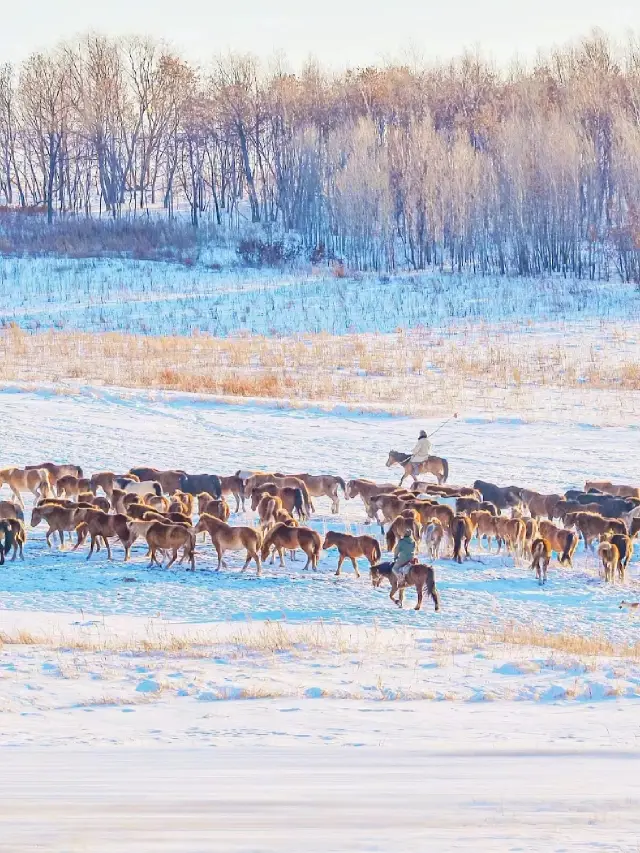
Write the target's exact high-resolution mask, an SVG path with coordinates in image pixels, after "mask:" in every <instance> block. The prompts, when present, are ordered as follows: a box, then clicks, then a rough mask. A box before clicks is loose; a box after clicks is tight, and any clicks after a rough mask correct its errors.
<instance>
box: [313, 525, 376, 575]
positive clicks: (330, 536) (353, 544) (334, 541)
mask: <svg viewBox="0 0 640 853" xmlns="http://www.w3.org/2000/svg"><path fill="white" fill-rule="evenodd" d="M322 547H323V548H324V550H325V551H328V550H329V548H337V549H338V554H339V555H340V556H339V557H338V568H337V570H336V574H337V575H339V574H340V571H341V569H342V564H343V563H344V561H345V560H346V559H349V560H351V563H352V565H353V570H354V572H355V573H356V577H358V578H359V577H360V572H359V571H358V564H357V563H356V559H357V558H358V557H364V558H365V560H368V561H369V565H370V566H373V565H374V564H375V563H377V562H378V560H379V559H380V557H381V554H380V545H379V543H378V540H377V539H375V538H374V537H373V536H352V535H351V534H350V533H339V532H338V531H337V530H328V531H327V535H326V536H325V537H324V542H323V544H322Z"/></svg>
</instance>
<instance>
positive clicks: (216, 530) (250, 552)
mask: <svg viewBox="0 0 640 853" xmlns="http://www.w3.org/2000/svg"><path fill="white" fill-rule="evenodd" d="M194 532H195V533H196V534H197V533H203V532H204V533H208V534H209V536H211V541H212V543H213V547H214V548H215V549H216V553H217V555H218V566H217V568H216V571H217V572H219V571H220V566H224V567H225V568H226V566H227V564H226V563H225V562H224V560H223V559H222V558H223V555H224V552H225V551H243V550H244V551H246V552H247V559H246V561H245V564H244V566H243V567H242V571H243V572H244V570H245V569H246V568H247V566H248V565H249V563H250V562H251V560H255V564H256V566H257V569H258V574H260V572H261V571H262V566H261V563H260V548H261V546H262V536H261V534H260V533H259V531H257V530H254V529H253V527H232V526H231V525H230V524H227V523H226V522H225V521H220V519H219V518H214V517H213V516H212V515H207V513H204V514H203V515H201V516H200V518H199V519H198V523H197V525H196V526H195V527H194Z"/></svg>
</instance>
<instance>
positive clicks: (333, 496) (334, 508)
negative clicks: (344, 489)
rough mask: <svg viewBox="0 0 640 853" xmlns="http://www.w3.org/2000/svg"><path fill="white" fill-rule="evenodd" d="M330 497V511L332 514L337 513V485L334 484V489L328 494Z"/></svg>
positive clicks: (338, 503) (338, 506) (338, 505)
mask: <svg viewBox="0 0 640 853" xmlns="http://www.w3.org/2000/svg"><path fill="white" fill-rule="evenodd" d="M330 497H331V512H332V513H333V514H334V515H337V514H338V513H339V512H340V497H339V495H338V487H337V486H334V490H333V492H332V493H331V495H330Z"/></svg>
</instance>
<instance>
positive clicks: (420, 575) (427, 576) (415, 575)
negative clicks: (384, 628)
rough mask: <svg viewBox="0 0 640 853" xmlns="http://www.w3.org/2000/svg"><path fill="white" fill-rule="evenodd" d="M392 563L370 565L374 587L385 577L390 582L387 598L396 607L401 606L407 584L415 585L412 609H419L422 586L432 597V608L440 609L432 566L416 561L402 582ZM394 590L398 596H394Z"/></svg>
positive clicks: (422, 594)
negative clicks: (414, 603)
mask: <svg viewBox="0 0 640 853" xmlns="http://www.w3.org/2000/svg"><path fill="white" fill-rule="evenodd" d="M392 566H393V563H378V565H377V566H371V583H372V584H373V585H374V586H375V587H379V586H380V584H381V583H382V581H383V579H386V580H388V581H389V583H390V584H391V592H390V593H389V598H390V599H391V601H393V603H394V604H397V605H398V607H402V605H403V603H404V591H405V589H406V588H407V587H408V586H415V588H416V592H417V593H418V603H417V604H416V606H415V608H414V610H420V608H421V607H422V599H423V597H424V588H425V586H426V588H427V595H429V596H431V598H432V599H433V604H434V608H435V610H436V611H438V610H440V594H439V593H438V589H437V587H436V578H435V573H434V571H433V566H427V565H425V564H424V563H416V565H414V566H411V568H410V569H409V571H408V572H407V574H406V575H405V576H404V579H403V581H402V583H398V578H397V575H396V574H395V572H394V571H393V569H392ZM396 592H397V593H398V597H397V598H396V597H395V595H396Z"/></svg>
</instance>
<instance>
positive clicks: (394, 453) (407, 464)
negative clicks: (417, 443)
mask: <svg viewBox="0 0 640 853" xmlns="http://www.w3.org/2000/svg"><path fill="white" fill-rule="evenodd" d="M392 465H399V466H400V467H401V468H402V469H403V470H404V474H403V475H402V477H400V485H402V484H403V482H404V480H405V477H413V481H414V483H415V482H417V480H418V478H417V477H416V474H415V473H414V471H416V473H418V474H433V475H434V477H435V478H436V479H437V481H438V484H442V483H446V482H447V479H448V477H449V463H448V462H447V460H446V459H443V458H442V457H440V456H430V457H429V458H428V459H425V461H424V462H416V463H414V462H412V461H411V454H410V453H402V452H401V451H399V450H390V451H389V458H388V459H387V468H391V466H392Z"/></svg>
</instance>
